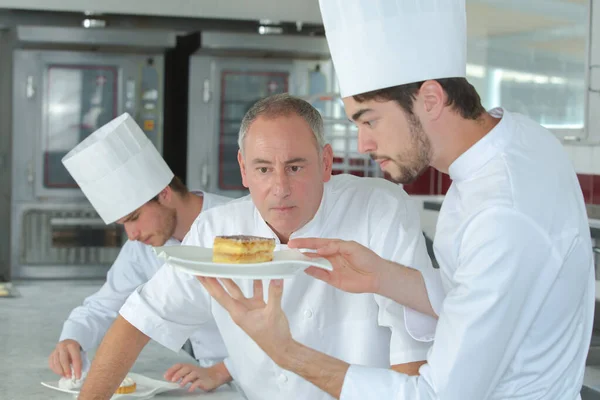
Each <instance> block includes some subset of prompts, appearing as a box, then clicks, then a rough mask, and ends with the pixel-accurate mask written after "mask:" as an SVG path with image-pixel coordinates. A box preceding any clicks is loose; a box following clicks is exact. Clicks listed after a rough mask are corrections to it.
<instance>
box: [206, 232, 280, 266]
mask: <svg viewBox="0 0 600 400" xmlns="http://www.w3.org/2000/svg"><path fill="white" fill-rule="evenodd" d="M274 250H275V239H269V238H264V237H258V236H246V235H236V236H217V237H215V240H214V243H213V262H215V263H223V264H251V263H261V262H267V261H272V260H273V251H274Z"/></svg>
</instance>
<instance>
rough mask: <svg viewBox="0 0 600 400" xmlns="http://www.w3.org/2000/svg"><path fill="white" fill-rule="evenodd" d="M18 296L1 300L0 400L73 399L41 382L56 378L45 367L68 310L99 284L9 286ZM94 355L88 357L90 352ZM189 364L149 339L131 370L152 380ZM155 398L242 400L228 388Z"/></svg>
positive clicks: (92, 282)
mask: <svg viewBox="0 0 600 400" xmlns="http://www.w3.org/2000/svg"><path fill="white" fill-rule="evenodd" d="M14 284H15V288H16V291H17V292H18V296H17V297H15V298H0V357H1V362H0V399H2V400H37V399H40V400H41V399H43V400H72V399H73V398H74V396H73V395H71V394H67V393H61V392H58V391H55V390H52V389H48V388H46V387H44V386H42V385H41V384H40V382H41V381H45V382H50V381H56V380H57V379H58V377H57V376H56V375H55V374H54V373H53V372H52V371H50V369H49V368H48V366H47V364H48V363H47V360H48V355H49V354H50V352H51V351H52V350H53V349H54V346H55V345H56V341H57V340H58V337H59V335H60V330H61V328H62V324H63V322H64V320H65V319H66V318H67V316H68V315H69V312H70V311H71V310H72V309H73V308H74V307H75V306H77V305H80V304H81V303H82V301H83V299H84V298H85V297H86V296H88V295H90V294H92V293H93V292H95V291H96V290H97V289H98V288H99V287H100V285H101V284H102V282H100V281H43V282H42V281H40V282H37V281H26V282H18V281H17V282H14ZM90 357H93V353H91V354H90ZM180 362H193V360H192V358H191V357H190V356H188V355H187V354H185V353H180V354H177V353H173V352H172V351H170V350H167V349H166V348H164V347H162V346H160V345H159V344H157V343H155V342H153V341H151V342H150V343H149V344H148V345H147V346H146V348H145V349H144V350H143V351H142V353H141V355H140V357H139V358H138V360H137V362H136V363H135V365H134V367H133V368H132V370H131V371H132V372H136V373H139V374H143V375H145V376H148V377H150V378H154V379H163V378H162V375H163V374H164V372H165V371H166V370H167V368H169V367H170V366H171V365H173V364H175V363H180ZM155 398H156V399H157V400H178V399H189V400H191V399H199V400H242V399H243V397H242V395H241V394H240V393H239V392H237V391H236V390H235V388H234V387H232V386H230V385H226V386H223V387H221V388H219V389H218V390H216V391H214V392H211V393H204V392H201V391H196V392H195V393H188V392H187V391H186V390H185V389H181V390H177V391H172V392H167V393H162V394H160V395H157V396H156V397H155Z"/></svg>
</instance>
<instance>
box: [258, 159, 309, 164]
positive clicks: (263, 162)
mask: <svg viewBox="0 0 600 400" xmlns="http://www.w3.org/2000/svg"><path fill="white" fill-rule="evenodd" d="M302 162H306V158H304V157H296V158H292V159H291V160H287V161H286V162H285V164H286V165H289V164H296V163H302ZM252 164H267V165H271V164H273V163H272V162H271V161H268V160H263V159H262V158H255V159H254V160H252Z"/></svg>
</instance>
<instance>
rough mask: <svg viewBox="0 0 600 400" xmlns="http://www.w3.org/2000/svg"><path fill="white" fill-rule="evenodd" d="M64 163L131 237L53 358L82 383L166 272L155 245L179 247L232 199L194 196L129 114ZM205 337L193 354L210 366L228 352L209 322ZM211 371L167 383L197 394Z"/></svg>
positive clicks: (183, 373) (178, 369) (56, 367)
mask: <svg viewBox="0 0 600 400" xmlns="http://www.w3.org/2000/svg"><path fill="white" fill-rule="evenodd" d="M63 164H64V165H65V167H66V168H67V170H68V171H69V173H70V174H71V175H72V176H73V178H74V179H75V181H76V182H77V183H78V184H79V186H80V187H81V189H82V190H83V192H84V193H85V195H86V196H87V198H88V200H89V201H90V202H91V203H92V205H93V206H94V208H95V209H96V211H97V212H98V214H99V215H100V217H101V218H102V219H103V220H104V222H105V223H106V224H111V223H113V222H116V223H118V224H122V225H124V228H125V231H126V232H127V235H128V237H129V240H128V241H127V242H126V243H125V244H124V245H123V247H122V249H121V251H120V252H119V255H118V257H117V259H116V260H115V262H114V264H113V265H112V267H111V268H110V270H109V271H108V275H107V278H106V282H105V283H104V285H103V286H102V287H101V288H100V290H99V291H98V292H96V293H94V294H93V295H91V296H89V297H88V298H86V299H85V301H84V303H83V305H82V306H79V307H77V308H75V309H74V310H73V311H72V312H71V314H70V315H69V318H68V319H67V320H66V321H65V323H64V325H63V330H62V332H61V335H60V339H59V343H58V344H57V345H56V349H55V350H54V351H53V352H52V354H50V357H49V358H48V363H49V365H50V368H51V369H52V370H53V371H54V372H55V373H57V374H59V375H62V376H64V377H67V378H73V377H72V376H71V366H72V367H73V372H74V375H75V377H74V378H76V379H79V378H80V377H81V376H82V373H85V372H86V371H85V370H86V368H82V366H85V365H88V364H89V362H88V360H87V356H86V352H88V351H90V350H92V349H94V348H96V347H97V346H98V345H99V344H100V342H101V340H102V337H103V336H104V334H105V333H106V331H107V330H108V328H109V327H110V326H111V324H112V323H113V321H114V320H115V318H117V315H118V311H119V309H120V308H121V306H122V305H123V303H124V302H125V300H126V299H127V297H128V296H129V295H130V294H131V293H132V292H133V291H134V290H135V288H136V287H138V286H139V285H141V284H143V283H145V282H147V281H148V280H150V278H152V276H153V275H154V274H155V273H156V271H157V270H158V269H159V267H160V266H161V265H162V262H160V261H159V260H158V258H157V256H156V255H155V254H154V251H153V249H152V246H163V245H166V246H175V245H179V244H180V241H181V240H182V239H183V237H184V236H185V234H186V233H187V232H188V230H189V228H190V226H191V225H192V222H193V221H194V219H195V218H196V217H197V216H198V214H199V213H200V212H204V211H206V210H208V209H210V208H212V207H214V206H216V205H218V204H223V203H225V202H228V201H230V200H231V199H229V198H226V197H221V196H217V195H214V194H210V193H202V192H189V191H188V189H187V188H186V186H185V185H184V184H183V183H182V182H181V181H180V180H179V179H178V178H177V177H174V175H173V173H172V172H171V170H170V169H169V167H168V166H167V164H166V163H165V161H164V160H163V159H162V157H161V156H160V154H159V153H158V151H157V150H156V148H155V147H154V145H153V144H152V142H151V141H150V140H148V138H147V137H146V135H145V134H144V133H143V132H142V131H141V129H140V128H139V127H138V125H137V124H136V122H135V121H134V120H133V119H132V118H131V117H130V116H129V115H128V114H123V115H122V116H121V117H118V118H117V119H115V120H114V121H112V122H110V123H109V124H107V125H105V126H104V127H102V128H101V129H99V130H98V131H96V132H94V133H93V134H92V135H90V136H89V137H88V138H86V139H85V140H83V141H82V142H81V143H80V144H79V145H77V146H76V147H75V148H74V149H73V150H71V152H69V153H68V154H67V155H66V156H65V157H64V158H63ZM202 332H203V333H202V335H195V334H192V335H191V340H190V341H191V347H192V349H191V350H192V352H193V354H194V355H195V357H196V358H198V359H199V360H200V363H201V365H203V366H204V367H209V366H212V365H213V364H217V363H218V362H220V361H221V360H222V359H223V358H225V356H226V355H227V352H226V350H225V347H224V344H223V341H222V340H221V337H220V334H219V332H218V330H217V327H216V325H214V323H212V322H209V323H207V324H206V325H205V326H204V327H203V329H202ZM216 368H218V366H217V367H216ZM210 371H212V369H202V368H199V367H198V366H197V365H195V366H194V365H188V364H179V365H176V366H174V367H173V368H171V369H170V370H169V371H168V372H167V376H168V377H169V378H170V379H171V378H173V377H175V378H177V380H179V379H182V382H181V383H182V384H184V385H185V384H187V383H191V384H192V385H191V386H190V389H192V390H193V389H194V388H195V387H200V386H204V385H205V384H206V383H207V382H208V381H210ZM203 372H206V374H205V373H203ZM194 385H196V386H194Z"/></svg>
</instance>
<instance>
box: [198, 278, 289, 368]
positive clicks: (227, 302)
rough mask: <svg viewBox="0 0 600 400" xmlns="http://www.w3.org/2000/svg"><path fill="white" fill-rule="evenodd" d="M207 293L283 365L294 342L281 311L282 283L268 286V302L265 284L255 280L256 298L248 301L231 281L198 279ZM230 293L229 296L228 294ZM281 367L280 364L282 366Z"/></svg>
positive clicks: (264, 349) (277, 282)
mask: <svg viewBox="0 0 600 400" xmlns="http://www.w3.org/2000/svg"><path fill="white" fill-rule="evenodd" d="M198 280H199V281H200V283H202V285H203V286H204V287H205V288H206V290H207V291H208V293H210V295H211V296H212V297H213V298H214V299H215V300H217V302H218V303H219V304H220V305H221V306H223V308H225V309H226V310H227V311H228V312H229V314H230V315H231V318H232V319H233V322H235V323H236V324H237V325H239V327H240V328H242V329H243V330H244V332H246V334H247V335H248V336H250V337H251V338H252V339H253V340H254V341H255V342H256V344H258V346H259V347H260V348H261V349H262V350H263V351H264V352H265V353H267V354H268V355H269V357H271V359H272V360H273V361H275V363H277V364H280V363H281V362H282V361H283V360H282V357H283V356H284V355H285V352H286V350H287V349H288V348H289V347H290V346H291V345H292V344H293V343H294V340H293V339H292V334H291V332H290V324H289V322H288V320H287V317H286V316H285V314H284V312H283V310H282V309H281V297H282V296H283V281H282V280H272V281H271V283H270V285H269V301H268V303H265V301H264V298H263V285H262V281H260V280H257V281H254V295H253V296H252V297H251V298H249V299H248V298H246V297H245V296H244V294H243V293H242V291H241V290H240V288H239V287H238V286H237V285H236V284H235V283H234V282H233V281H232V280H231V279H222V280H221V282H222V284H223V286H225V288H227V291H226V290H225V289H224V288H223V286H221V283H220V282H219V281H218V280H217V279H215V278H205V277H198ZM228 292H229V293H228ZM280 365H281V364H280Z"/></svg>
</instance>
